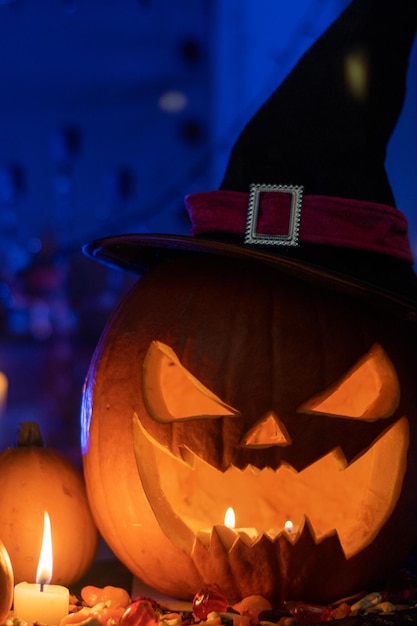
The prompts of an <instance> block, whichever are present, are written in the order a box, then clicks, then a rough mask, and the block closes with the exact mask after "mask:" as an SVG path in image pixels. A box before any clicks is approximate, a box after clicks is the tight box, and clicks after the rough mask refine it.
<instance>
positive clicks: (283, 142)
mask: <svg viewBox="0 0 417 626" xmlns="http://www.w3.org/2000/svg"><path fill="white" fill-rule="evenodd" d="M416 28H417V2H416V1H415V0H353V2H352V3H351V4H350V5H349V6H348V8H347V9H346V10H345V11H344V12H343V13H342V15H341V16H340V17H339V18H338V19H337V20H336V21H335V22H334V23H333V24H332V25H331V26H330V27H329V28H328V30H327V31H326V32H325V33H324V34H323V35H322V36H321V37H320V38H319V39H318V40H317V41H316V42H315V44H314V45H313V46H312V47H311V48H310V49H309V50H308V51H307V52H306V53H305V54H304V56H303V57H302V58H301V59H300V61H299V62H298V63H297V65H296V66H295V68H294V69H293V70H292V71H291V73H290V74H289V75H288V77H287V78H286V79H285V80H284V82H283V83H282V84H281V85H280V86H279V87H278V89H277V90H276V91H275V92H274V93H273V94H272V96H271V97H270V98H269V99H268V101H267V102H266V103H265V104H264V105H263V106H262V108H261V109H260V110H259V111H258V113H257V114H256V115H255V116H254V117H253V118H252V119H251V120H250V122H249V123H248V125H247V126H246V128H245V129H244V130H243V132H242V133H241V135H240V137H239V138H238V140H237V142H236V144H235V146H234V148H233V150H232V154H231V158H230V161H229V164H228V167H227V170H226V173H225V176H224V179H223V182H222V184H221V187H220V189H219V190H217V191H212V192H207V193H197V194H192V195H191V196H188V197H187V198H186V206H187V209H188V212H189V215H190V218H191V223H192V233H191V235H192V236H190V237H185V236H172V235H149V234H146V235H139V234H138V235H136V234H129V235H121V236H114V237H109V238H106V239H102V240H99V241H95V242H93V243H92V244H90V245H87V246H86V247H85V249H84V250H85V252H86V254H87V255H89V256H91V257H93V258H95V259H98V260H100V261H102V262H104V263H106V264H108V265H113V266H118V267H122V268H126V269H130V270H134V271H136V272H139V273H142V272H143V271H146V270H147V269H149V268H150V267H152V266H153V265H155V264H156V263H160V262H161V261H162V260H164V259H166V258H170V257H173V256H180V255H190V254H211V255H213V254H214V255H221V256H223V257H225V258H226V257H231V258H242V259H250V260H256V261H261V262H263V263H267V264H269V265H273V266H274V267H276V268H278V269H279V270H280V271H283V272H285V273H288V274H291V275H293V276H296V277H298V278H300V279H302V280H307V281H309V282H315V283H318V284H323V285H328V286H331V288H332V289H341V290H343V291H346V292H348V293H352V294H353V295H359V296H364V297H366V298H371V299H372V300H374V301H376V302H378V303H380V304H381V305H383V306H385V307H387V308H391V309H392V310H394V311H395V312H396V313H400V314H401V315H403V316H404V317H405V318H407V319H412V320H417V277H416V275H415V273H414V271H413V268H412V264H413V258H412V254H411V251H410V246H409V241H408V227H407V220H406V218H405V217H404V215H402V214H401V213H400V211H398V210H397V208H396V207H395V202H394V198H393V194H392V191H391V188H390V184H389V181H388V178H387V175H386V172H385V166H384V162H385V156H386V146H387V143H388V140H389V138H390V135H391V133H392V131H393V129H394V127H395V124H396V122H397V119H398V116H399V114H400V111H401V108H402V104H403V100H404V94H405V83H406V74H407V67H408V58H409V54H410V50H411V46H412V44H413V40H414V36H415V31H416Z"/></svg>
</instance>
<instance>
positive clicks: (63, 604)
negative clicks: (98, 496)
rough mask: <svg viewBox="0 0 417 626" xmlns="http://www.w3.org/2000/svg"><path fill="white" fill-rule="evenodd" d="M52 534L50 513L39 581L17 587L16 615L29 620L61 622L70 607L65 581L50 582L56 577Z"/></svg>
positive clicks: (38, 571) (46, 514)
mask: <svg viewBox="0 0 417 626" xmlns="http://www.w3.org/2000/svg"><path fill="white" fill-rule="evenodd" d="M52 565H53V561H52V534H51V522H50V519H49V515H48V513H46V512H45V516H44V530H43V540H42V548H41V553H40V557H39V565H38V570H37V573H36V584H34V583H27V582H22V583H19V584H17V585H16V586H15V588H14V604H13V612H14V616H15V617H18V618H20V619H21V620H24V621H25V622H29V623H32V624H33V623H34V622H40V623H42V624H48V625H49V624H50V625H52V624H56V625H58V624H59V623H60V621H61V619H62V618H63V617H65V615H67V614H68V611H69V591H68V589H67V588H66V587H61V585H50V584H49V582H50V581H51V579H52Z"/></svg>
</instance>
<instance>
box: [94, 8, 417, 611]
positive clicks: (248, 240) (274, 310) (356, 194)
mask: <svg viewBox="0 0 417 626" xmlns="http://www.w3.org/2000/svg"><path fill="white" fill-rule="evenodd" d="M371 4H372V6H371ZM398 13H402V14H401V15H400V19H398V20H397V21H395V20H393V15H392V14H395V15H396V17H398V16H397V14H396V9H395V8H394V7H393V6H390V7H388V6H387V4H386V3H375V2H373V3H370V2H368V0H360V2H358V1H357V0H356V1H354V2H353V3H352V5H351V6H350V7H349V8H348V9H347V10H346V11H345V12H344V13H343V15H342V16H341V18H340V19H339V20H337V21H336V23H335V24H334V25H333V26H332V27H331V28H330V29H329V30H328V31H327V32H326V33H325V34H324V35H323V36H322V37H321V38H320V39H319V41H318V42H317V43H316V44H315V46H313V48H312V49H311V50H310V51H308V53H307V55H306V56H305V57H304V58H303V59H302V60H301V62H300V63H299V64H298V65H297V66H296V68H295V69H294V70H293V72H292V73H291V75H290V77H289V79H287V81H284V83H283V85H282V86H281V87H280V88H279V89H278V90H277V92H275V94H273V96H272V97H271V99H270V101H268V103H267V105H265V107H264V108H263V109H261V111H260V113H259V114H257V116H255V118H254V120H253V121H252V122H251V123H250V124H249V125H248V127H247V128H246V129H245V130H244V132H243V133H242V135H241V137H240V138H239V140H238V142H237V145H236V147H235V149H234V151H233V153H232V159H231V162H230V164H229V167H228V170H227V172H226V176H225V179H224V181H223V184H222V188H221V190H220V191H218V192H210V193H207V194H204V193H202V194H194V195H193V196H191V197H189V198H188V199H187V208H188V210H189V212H190V216H191V220H192V223H193V235H194V236H193V237H191V238H189V237H181V236H161V235H159V236H158V235H142V236H140V235H126V236H121V237H113V238H109V239H105V240H102V241H99V242H95V243H93V244H91V245H90V246H89V247H88V248H87V253H88V254H90V255H91V256H92V257H94V258H98V259H99V260H101V261H103V262H106V263H109V264H116V265H118V266H121V267H124V268H130V269H135V270H137V271H139V272H140V271H141V270H142V268H144V267H147V268H149V267H151V268H152V269H151V270H150V271H149V273H147V274H146V275H144V276H143V277H142V278H141V279H140V280H139V281H138V283H137V284H136V286H135V287H134V288H133V289H132V291H131V292H130V294H128V295H127V296H126V297H125V298H124V299H123V300H122V302H121V303H120V305H119V307H118V308H117V310H116V311H115V313H114V315H113V316H112V318H111V319H110V321H109V323H108V325H107V327H106V329H105V331H104V333H103V335H102V338H101V340H100V342H99V345H98V347H97V350H96V352H95V355H94V358H93V360H92V363H91V367H90V370H89V374H88V377H87V380H86V386H85V391H84V396H83V407H82V408H83V411H82V418H83V452H84V472H85V478H86V484H87V490H88V496H89V500H90V504H91V507H92V512H93V515H94V517H95V520H96V523H97V525H98V527H99V530H100V531H101V533H102V535H103V536H104V538H105V539H106V541H107V542H108V544H109V545H110V547H111V548H112V549H113V550H114V552H115V553H116V555H117V556H118V557H119V558H120V559H121V560H122V561H123V562H124V563H125V564H126V565H127V567H128V568H129V569H130V570H131V571H132V572H133V573H134V574H135V575H136V576H138V577H139V578H141V579H143V580H144V581H145V582H146V583H148V584H149V585H151V586H152V587H154V588H156V589H158V590H160V591H163V592H164V593H167V594H170V595H173V596H176V597H182V598H189V597H191V596H192V595H193V594H194V593H195V592H196V591H197V590H198V589H199V587H200V586H201V585H202V584H203V583H210V582H216V583H218V584H220V586H221V588H222V589H223V590H224V592H225V593H226V595H227V597H228V599H229V601H236V600H238V599H240V598H242V597H244V596H245V595H249V594H257V595H262V596H265V597H267V598H270V599H271V600H273V601H275V602H279V601H283V600H286V599H303V600H312V601H326V602H327V601H331V600H335V599H337V598H339V597H342V596H346V595H348V594H350V593H353V592H355V591H358V590H361V589H366V588H367V587H369V585H371V584H372V585H373V584H377V583H378V582H381V581H382V579H383V577H384V576H385V575H387V574H388V572H389V571H390V570H391V569H392V568H394V567H396V566H398V565H400V564H401V561H402V559H404V558H405V556H406V555H407V553H408V552H409V551H410V550H411V548H412V547H413V546H414V544H415V542H416V541H417V489H416V488H415V486H416V479H417V446H416V441H417V440H416V428H417V423H416V418H417V392H416V391H415V385H414V378H415V375H416V371H417V325H416V322H415V320H416V317H417V316H416V313H417V279H416V277H415V275H414V273H413V271H412V267H411V263H412V257H411V252H410V249H409V244H408V238H407V224H406V220H405V218H403V216H402V215H401V214H400V213H399V211H398V210H397V209H396V208H394V207H393V206H391V204H392V203H391V200H392V196H391V191H390V189H389V186H388V184H387V181H386V176H385V171H384V168H383V163H381V151H380V149H379V146H380V144H378V146H377V147H376V148H375V150H374V151H372V150H373V149H372V148H371V147H370V148H369V154H368V156H369V159H370V160H371V156H372V159H376V160H377V165H376V166H375V164H374V162H372V165H371V163H369V164H368V161H367V160H365V161H361V160H360V159H359V158H357V159H356V160H351V159H350V158H349V157H348V158H347V162H345V161H343V166H342V165H341V163H340V162H338V159H335V158H334V157H333V155H332V149H331V146H332V145H333V144H334V142H335V141H336V139H335V135H336V136H337V142H338V143H337V148H336V149H339V147H340V146H343V148H344V147H345V146H347V154H348V155H351V154H352V150H353V151H355V154H357V155H359V154H360V148H361V146H362V147H363V136H364V135H365V137H367V136H369V129H368V128H367V125H368V124H371V122H372V119H373V118H372V116H371V115H370V114H369V113H370V110H371V109H372V106H373V102H374V100H373V97H374V96H375V94H382V93H383V94H384V96H385V95H386V93H387V90H384V89H383V85H381V84H380V83H381V81H382V82H383V83H384V81H387V82H388V84H390V85H391V84H392V83H394V82H396V81H397V79H398V77H400V78H401V79H402V80H404V63H403V60H404V55H406V54H408V51H409V47H410V45H411V42H412V39H413V33H414V30H413V29H415V26H416V23H417V10H416V9H415V8H414V7H413V8H412V7H410V6H409V7H408V8H407V9H406V8H405V7H401V10H400V11H398ZM346 22H347V23H349V33H350V34H349V36H348V37H345V36H343V37H341V30H342V31H343V32H344V29H346ZM381 24H383V25H385V26H387V25H389V28H392V27H394V25H395V27H396V28H397V29H398V30H395V32H394V35H395V34H396V35H398V39H399V41H401V46H400V48H401V53H400V54H399V56H398V59H397V60H396V62H393V63H392V64H391V65H390V69H389V71H387V72H382V73H381V72H375V73H373V72H372V67H368V66H366V68H365V67H363V68H362V70H364V71H365V69H366V76H367V78H368V80H369V83H367V89H368V90H370V92H371V93H372V95H373V97H372V98H371V99H370V100H369V101H367V100H366V101H365V102H362V100H361V102H360V104H358V103H357V102H355V103H353V104H352V102H351V100H352V98H356V95H357V92H356V91H354V92H353V91H349V84H348V85H347V87H346V88H345V92H346V93H345V94H344V97H345V99H347V100H348V104H347V105H346V107H347V109H346V110H347V111H348V115H347V116H345V117H344V116H343V114H342V113H341V112H340V111H339V109H338V111H337V119H336V121H334V117H333V118H332V117H331V116H330V112H329V107H330V106H333V105H334V100H333V99H332V97H331V93H332V92H331V88H332V85H333V88H334V89H335V92H336V93H337V94H338V95H340V94H339V92H340V90H341V85H340V75H341V74H342V75H343V76H344V77H345V76H346V73H347V74H349V58H350V56H349V55H350V54H351V53H352V54H353V52H354V51H356V50H357V45H358V42H360V43H362V38H363V37H364V36H365V35H364V33H366V36H368V35H369V39H370V42H368V41H367V42H366V45H367V46H368V48H367V49H366V50H367V52H369V58H371V57H372V59H374V58H378V55H379V54H380V53H381V54H382V56H383V57H384V55H385V54H387V53H389V51H387V47H386V38H385V36H384V33H385V31H384V29H383V27H382V26H381ZM336 44H337V45H336ZM339 45H340V46H341V50H339V49H338V46H339ZM323 50H326V51H328V50H331V54H323ZM381 51H382V52H381ZM365 56H366V55H365ZM400 57H401V61H400ZM310 58H312V60H313V62H314V63H315V62H316V61H317V59H318V58H319V59H320V60H321V61H323V60H325V59H327V60H328V61H329V62H330V65H331V68H333V69H332V71H330V72H329V73H327V72H325V73H324V74H323V75H325V84H324V83H323V82H320V80H321V78H320V80H319V81H318V78H317V77H318V75H319V76H320V77H321V76H322V74H320V72H318V73H317V72H315V71H314V70H312V69H311V66H310V63H309V59H310ZM384 58H385V57H384ZM314 63H313V64H314ZM332 72H333V73H332ZM300 76H301V77H302V79H303V81H304V82H305V83H306V88H307V90H308V93H309V106H310V105H312V106H313V108H314V115H313V116H310V115H306V114H305V113H304V109H303V107H301V109H300V107H295V108H294V107H293V108H292V107H291V102H293V100H294V97H295V95H294V94H296V95H297V97H298V101H297V102H298V103H300V93H299V91H298V79H299V78H300ZM327 80H329V83H327V82H326V81H327ZM317 81H318V83H317ZM391 81H392V83H391ZM384 84H385V83H384ZM329 85H330V87H329ZM316 87H318V89H316ZM325 87H326V88H327V87H328V88H329V89H328V90H326V89H325ZM350 87H352V85H350ZM282 88H283V89H282ZM317 91H318V92H319V93H318V94H317ZM342 91H343V90H342ZM388 92H389V90H388ZM394 100H395V101H396V98H394ZM396 102H397V101H396ZM384 103H385V104H387V111H389V116H390V120H391V122H392V115H393V114H395V113H396V112H397V107H396V106H394V107H393V106H392V102H391V103H389V102H387V100H386V98H385V100H384ZM358 107H359V108H360V111H359V110H358ZM361 107H363V109H361ZM290 110H291V111H292V112H294V111H295V117H296V118H297V119H296V121H297V123H299V124H300V125H299V126H298V125H296V124H295V123H294V121H293V120H292V118H289V117H288V116H286V113H287V112H288V111H290ZM276 111H278V114H277V113H276ZM387 111H385V112H387ZM365 113H366V115H365ZM349 116H352V119H355V121H358V119H359V122H361V123H362V124H363V122H364V121H365V122H366V129H364V128H363V125H362V127H361V131H363V132H359V131H358V132H355V133H353V132H352V128H351V126H350V122H351V120H350V118H349ZM271 117H272V118H273V120H274V123H273V124H272V127H273V129H272V130H271V131H270V132H269V128H268V129H265V126H266V125H267V124H269V121H270V119H271ZM311 118H313V119H314V120H315V121H316V123H317V120H318V127H317V128H318V131H319V134H317V132H316V130H317V129H316V128H315V127H314V128H313V129H312V122H311ZM277 120H278V122H277ZM347 121H348V122H349V123H347ZM338 124H339V126H338ZM392 125H393V124H387V125H385V126H384V129H383V133H382V134H383V135H384V137H383V140H384V141H386V140H387V136H389V132H390V130H391V127H392ZM388 127H389V128H388ZM307 130H310V131H311V132H312V135H313V136H312V137H311V139H310V141H309V140H308V136H309V135H308V132H307ZM373 130H375V129H373ZM378 130H380V129H378ZM286 131H288V134H286ZM376 134H377V133H375V135H376ZM310 135H311V133H310ZM270 138H271V142H272V144H273V145H274V148H277V149H278V152H279V153H280V154H281V156H277V157H276V158H275V157H274V156H272V155H273V151H272V149H270V148H269V147H266V144H268V141H269V139H270ZM274 142H275V143H274ZM303 142H305V143H306V144H307V145H306V146H305V147H304V149H303V150H302V149H301V145H302V143H303ZM318 142H320V144H319V145H318ZM268 145H269V144H268ZM290 148H291V149H294V151H295V152H296V158H294V159H291V157H290V155H291V154H292V153H291V149H290ZM303 155H304V156H303ZM324 157H326V159H327V160H325V162H323V159H324ZM335 165H336V167H335ZM262 167H264V168H266V169H265V171H266V176H267V180H273V181H275V179H276V177H278V176H282V175H283V176H285V177H286V179H287V180H288V179H290V180H291V179H294V176H295V173H294V172H296V173H297V176H299V177H300V179H301V180H305V183H306V185H305V190H304V191H305V192H307V193H306V194H305V195H304V196H303V194H302V190H301V189H300V188H298V187H294V186H289V187H282V186H281V185H279V184H276V185H273V184H271V185H253V186H252V188H251V193H250V194H249V196H248V194H247V193H246V192H245V190H246V191H247V189H248V186H249V183H250V182H251V181H252V182H253V181H257V180H259V179H260V177H261V175H262V174H261V171H262ZM291 168H293V169H291ZM293 170H294V171H293ZM339 170H341V171H339ZM353 174H355V176H353ZM356 174H357V175H356ZM274 177H275V178H274ZM370 182H371V185H369V183H370ZM326 185H327V187H328V188H326ZM369 187H371V191H370V190H369ZM349 191H350V192H351V193H352V195H348V193H349ZM359 198H360V199H359ZM362 198H365V199H366V200H363V199H362ZM282 229H284V234H281V235H279V234H278V233H280V232H282ZM287 231H288V232H287ZM260 233H263V234H260ZM203 235H204V236H203ZM242 235H243V236H244V239H243V240H242ZM265 245H266V246H267V247H264V246H265ZM153 266H155V267H153ZM229 507H232V508H233V509H234V513H235V517H236V522H235V526H236V528H229V527H228V525H226V524H225V522H224V514H225V512H226V510H227V509H228V508H229Z"/></svg>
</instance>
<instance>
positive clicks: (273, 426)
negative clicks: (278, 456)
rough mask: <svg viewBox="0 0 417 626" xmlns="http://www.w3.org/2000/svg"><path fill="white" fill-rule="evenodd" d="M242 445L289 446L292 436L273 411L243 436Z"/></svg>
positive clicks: (255, 446) (262, 446) (248, 446)
mask: <svg viewBox="0 0 417 626" xmlns="http://www.w3.org/2000/svg"><path fill="white" fill-rule="evenodd" d="M241 445H242V446H245V447H247V448H269V447H270V446H289V445H291V437H290V435H289V433H288V430H287V429H286V427H285V425H284V424H283V423H282V421H281V420H280V419H279V417H278V416H277V415H276V413H274V412H273V411H269V412H268V413H266V414H265V415H264V416H263V417H261V419H260V420H259V421H258V422H256V424H255V425H254V426H252V428H251V429H250V430H248V432H247V433H246V435H245V436H244V437H243V439H242V441H241Z"/></svg>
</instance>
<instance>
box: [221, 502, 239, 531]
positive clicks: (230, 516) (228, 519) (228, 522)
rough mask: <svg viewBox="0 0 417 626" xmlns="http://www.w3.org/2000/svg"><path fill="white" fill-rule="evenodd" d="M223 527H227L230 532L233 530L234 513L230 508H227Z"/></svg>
mask: <svg viewBox="0 0 417 626" xmlns="http://www.w3.org/2000/svg"><path fill="white" fill-rule="evenodd" d="M224 525H225V526H227V527H228V528H231V529H232V530H233V529H234V527H235V525H236V519H235V512H234V510H233V509H232V507H231V506H229V508H228V509H227V511H226V513H225V515H224Z"/></svg>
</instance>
